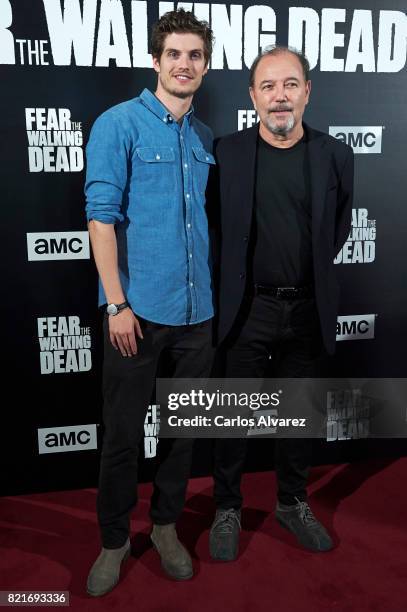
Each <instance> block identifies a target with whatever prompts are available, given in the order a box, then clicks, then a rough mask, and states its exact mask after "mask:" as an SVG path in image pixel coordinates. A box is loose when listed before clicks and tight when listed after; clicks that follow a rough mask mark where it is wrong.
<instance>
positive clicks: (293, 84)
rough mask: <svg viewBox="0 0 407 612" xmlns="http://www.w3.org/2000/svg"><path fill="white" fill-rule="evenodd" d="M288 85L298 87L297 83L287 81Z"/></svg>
mask: <svg viewBox="0 0 407 612" xmlns="http://www.w3.org/2000/svg"><path fill="white" fill-rule="evenodd" d="M287 87H297V83H287Z"/></svg>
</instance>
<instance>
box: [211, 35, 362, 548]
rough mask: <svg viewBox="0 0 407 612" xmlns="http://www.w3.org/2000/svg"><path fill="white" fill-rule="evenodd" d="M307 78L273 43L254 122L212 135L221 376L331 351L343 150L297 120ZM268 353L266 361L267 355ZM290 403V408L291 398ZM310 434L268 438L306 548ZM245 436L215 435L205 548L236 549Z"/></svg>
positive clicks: (316, 535) (341, 229)
mask: <svg viewBox="0 0 407 612" xmlns="http://www.w3.org/2000/svg"><path fill="white" fill-rule="evenodd" d="M310 93H311V82H310V80H309V65H308V62H307V60H306V58H305V57H304V56H303V55H302V54H301V53H298V52H297V51H295V50H291V49H288V48H285V47H274V48H271V49H269V50H267V51H266V52H264V53H262V54H261V55H259V56H258V57H257V58H256V60H255V61H254V63H253V66H252V68H251V73H250V96H251V99H252V102H253V104H254V107H255V109H256V110H257V112H258V115H259V119H260V123H259V125H258V126H255V127H252V128H249V129H247V130H244V131H242V132H238V133H235V134H232V135H230V136H227V137H225V138H222V139H221V140H220V141H219V143H218V145H217V149H216V157H217V161H218V164H219V175H220V199H221V234H222V242H221V255H220V298H219V328H218V338H219V341H223V348H224V350H225V351H226V376H227V377H230V378H237V377H245V378H256V377H263V376H265V373H266V370H267V369H268V367H269V365H270V363H271V364H272V366H273V374H274V375H275V376H277V377H287V378H294V377H312V376H315V375H316V365H317V363H318V360H319V358H320V356H321V353H322V351H323V349H324V348H325V349H326V351H327V352H329V353H333V351H334V347H335V329H336V315H337V304H338V292H339V288H338V284H337V281H336V278H335V271H334V265H333V260H334V257H335V255H336V254H337V253H338V251H339V250H340V249H341V247H342V245H343V243H344V242H345V240H346V237H347V235H348V233H349V229H350V219H351V208H352V190H353V152H352V149H351V148H350V147H348V146H347V145H345V144H343V143H341V142H339V141H337V140H335V139H333V138H331V137H330V136H328V135H327V134H324V133H322V132H319V131H316V130H314V129H312V128H310V127H309V126H307V125H306V124H305V123H303V114H304V111H305V107H306V105H307V104H308V102H309V99H310ZM270 357H271V362H270V359H269V358H270ZM299 409H300V407H299ZM310 443H311V441H310V440H309V439H298V438H297V439H279V440H277V441H276V456H275V466H276V473H277V480H278V502H277V507H276V518H277V520H278V521H279V523H280V524H281V525H282V526H284V527H286V528H287V529H289V530H290V531H291V532H293V533H294V534H295V536H296V537H297V538H298V540H299V542H300V543H301V544H302V545H303V546H304V547H305V548H307V549H310V550H314V551H323V550H329V549H330V548H331V547H332V540H331V538H330V536H329V534H328V533H327V531H326V530H325V528H324V527H323V526H322V525H321V524H320V523H319V522H318V521H317V520H316V518H315V517H314V515H313V513H312V511H311V509H310V507H309V505H308V502H307V494H306V483H307V476H308V471H309V463H310ZM245 450H246V441H245V440H244V439H240V440H239V439H229V440H228V439H224V440H218V441H217V443H216V449H215V469H214V478H215V500H216V504H217V512H216V517H215V521H214V523H213V525H212V529H211V534H210V551H211V555H212V557H213V558H215V559H222V560H233V559H235V558H236V556H237V554H238V542H239V530H240V508H241V505H242V495H241V492H240V480H241V474H242V469H243V463H244V458H245Z"/></svg>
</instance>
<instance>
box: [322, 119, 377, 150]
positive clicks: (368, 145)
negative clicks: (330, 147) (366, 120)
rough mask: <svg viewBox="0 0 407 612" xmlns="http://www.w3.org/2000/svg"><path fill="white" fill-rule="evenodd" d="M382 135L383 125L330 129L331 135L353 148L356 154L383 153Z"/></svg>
mask: <svg viewBox="0 0 407 612" xmlns="http://www.w3.org/2000/svg"><path fill="white" fill-rule="evenodd" d="M382 133H383V128H382V126H381V125H378V126H352V127H349V126H347V127H345V126H330V127H329V134H330V135H331V136H333V137H334V138H337V139H338V140H341V141H342V142H344V143H345V144H348V145H349V146H351V147H352V149H353V150H354V152H355V153H381V152H382Z"/></svg>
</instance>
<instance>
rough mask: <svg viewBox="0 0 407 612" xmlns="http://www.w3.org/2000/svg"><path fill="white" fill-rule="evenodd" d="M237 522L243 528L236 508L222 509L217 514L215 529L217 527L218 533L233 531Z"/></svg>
mask: <svg viewBox="0 0 407 612" xmlns="http://www.w3.org/2000/svg"><path fill="white" fill-rule="evenodd" d="M235 522H236V523H237V524H238V525H239V529H241V528H242V527H241V524H240V519H239V515H238V513H237V512H236V510H234V509H233V508H231V509H230V510H221V511H218V512H217V514H216V518H215V521H214V524H213V529H216V530H217V532H218V533H226V534H227V533H232V530H233V527H234V523H235Z"/></svg>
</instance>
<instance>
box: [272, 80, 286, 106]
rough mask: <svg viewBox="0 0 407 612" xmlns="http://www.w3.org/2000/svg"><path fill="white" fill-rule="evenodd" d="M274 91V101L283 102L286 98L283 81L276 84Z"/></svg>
mask: <svg viewBox="0 0 407 612" xmlns="http://www.w3.org/2000/svg"><path fill="white" fill-rule="evenodd" d="M274 93H275V100H276V102H285V101H286V100H287V91H286V89H285V87H284V84H283V83H281V84H280V85H276V88H275V91H274Z"/></svg>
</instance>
